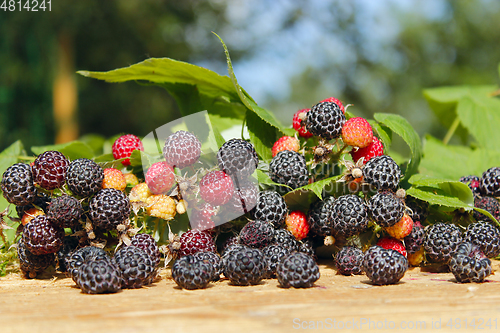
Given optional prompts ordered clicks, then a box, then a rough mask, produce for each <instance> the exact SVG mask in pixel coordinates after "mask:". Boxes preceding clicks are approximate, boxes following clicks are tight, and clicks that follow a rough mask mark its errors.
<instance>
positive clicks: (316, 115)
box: [306, 102, 346, 140]
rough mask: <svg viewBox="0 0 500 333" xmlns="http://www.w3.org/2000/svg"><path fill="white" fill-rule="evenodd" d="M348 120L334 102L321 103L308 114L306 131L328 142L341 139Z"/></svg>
mask: <svg viewBox="0 0 500 333" xmlns="http://www.w3.org/2000/svg"><path fill="white" fill-rule="evenodd" d="M345 122H346V118H345V115H344V112H342V110H341V109H340V107H339V106H338V105H337V104H336V103H333V102H321V103H318V104H316V105H314V106H313V107H312V108H311V110H310V111H309V112H307V119H306V129H307V130H308V131H309V132H310V133H311V134H313V135H315V136H319V137H321V138H323V139H326V140H331V139H335V138H338V137H340V135H341V134H342V126H344V124H345Z"/></svg>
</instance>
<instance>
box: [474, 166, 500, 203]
mask: <svg viewBox="0 0 500 333" xmlns="http://www.w3.org/2000/svg"><path fill="white" fill-rule="evenodd" d="M479 188H480V189H481V192H482V193H483V194H484V195H489V196H493V197H497V196H500V168H499V167H493V168H489V169H488V170H486V171H485V172H484V173H483V176H482V177H481V182H480V184H479Z"/></svg>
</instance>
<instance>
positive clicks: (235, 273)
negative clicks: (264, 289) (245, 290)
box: [222, 245, 266, 286]
mask: <svg viewBox="0 0 500 333" xmlns="http://www.w3.org/2000/svg"><path fill="white" fill-rule="evenodd" d="M222 266H223V271H224V276H226V277H227V278H228V279H229V280H230V281H231V283H232V284H233V285H237V286H248V285H255V284H258V283H259V282H260V281H261V280H262V279H263V278H264V276H265V274H266V261H265V260H264V253H262V251H261V250H259V249H252V248H250V247H248V246H244V245H243V246H241V245H240V246H238V247H237V248H236V247H234V248H233V249H232V250H230V251H226V253H224V255H223V257H222Z"/></svg>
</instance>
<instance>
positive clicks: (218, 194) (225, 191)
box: [200, 170, 234, 206]
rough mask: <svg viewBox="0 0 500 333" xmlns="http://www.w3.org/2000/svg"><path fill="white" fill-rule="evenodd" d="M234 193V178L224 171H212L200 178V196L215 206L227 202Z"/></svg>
mask: <svg viewBox="0 0 500 333" xmlns="http://www.w3.org/2000/svg"><path fill="white" fill-rule="evenodd" d="M233 193H234V188H233V180H232V179H231V177H229V176H228V175H227V174H226V173H225V172H224V171H218V170H215V171H211V172H209V173H207V174H206V175H205V176H203V178H202V179H201V180H200V196H201V198H202V199H203V200H205V202H208V203H209V204H211V205H213V206H220V205H223V204H225V203H227V202H228V201H229V199H231V197H232V196H233Z"/></svg>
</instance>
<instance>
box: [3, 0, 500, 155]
mask: <svg viewBox="0 0 500 333" xmlns="http://www.w3.org/2000/svg"><path fill="white" fill-rule="evenodd" d="M424 2H425V3H426V4H429V3H431V4H434V5H436V4H437V6H438V8H440V11H439V13H437V14H436V15H433V13H432V12H431V13H424V14H422V13H421V12H420V11H419V8H420V7H424V5H422V2H419V1H408V2H405V3H406V4H407V5H406V8H405V7H404V6H403V5H401V4H400V3H398V2H397V1H389V0H387V1H384V2H382V3H383V4H381V5H379V7H383V8H382V10H381V9H380V8H379V9H378V10H379V13H380V12H381V13H382V14H381V15H379V16H377V15H375V21H379V22H392V23H393V24H394V26H395V28H394V29H393V30H390V31H382V32H381V34H383V33H386V34H388V35H389V37H387V38H385V39H384V40H383V44H380V45H378V49H379V51H380V49H382V51H383V52H379V53H376V52H374V51H373V50H372V48H373V47H375V48H377V45H375V46H373V45H371V44H370V43H371V42H372V43H373V41H370V36H373V32H371V34H370V33H368V32H367V31H366V29H364V28H363V25H362V22H363V21H364V20H366V17H370V16H369V15H368V16H367V12H370V11H371V10H373V8H374V7H373V5H371V6H367V4H371V3H370V1H359V2H345V1H340V0H339V1H336V0H335V1H329V2H325V3H326V4H327V5H326V7H325V10H324V11H323V12H322V13H314V11H312V9H311V8H314V3H316V1H311V2H306V1H278V2H272V1H269V0H262V1H256V2H252V1H239V2H234V3H233V2H230V1H229V0H217V1H216V0H212V1H196V0H187V1H175V0H165V1H159V0H143V1H140V0H127V1H119V0H107V1H97V0H88V1H79V2H74V1H69V0H59V1H53V4H52V11H51V12H38V13H31V12H0V36H1V38H0V64H1V66H0V150H3V149H4V148H6V147H8V146H9V145H10V144H12V143H13V142H15V141H16V140H18V139H22V141H23V143H24V144H25V146H26V147H31V146H33V145H45V144H52V143H53V142H54V132H55V128H54V121H53V115H52V85H53V81H54V73H55V69H56V66H57V62H58V58H57V46H58V43H59V41H60V39H61V38H63V37H64V38H68V39H69V40H70V42H71V45H72V48H73V57H74V64H73V67H74V69H75V71H76V70H93V71H106V70H110V69H113V68H119V67H125V66H128V65H131V64H134V63H137V62H139V61H142V60H145V59H146V58H149V57H169V58H172V59H176V60H181V61H188V62H191V63H198V64H200V63H201V64H202V65H204V66H209V67H211V69H213V70H216V71H217V72H219V73H221V74H226V73H227V72H226V66H225V58H224V54H223V50H222V48H221V46H220V43H219V42H218V40H217V39H216V37H215V36H213V35H212V34H211V31H215V32H217V33H219V34H220V35H221V37H222V38H224V40H225V41H226V42H227V44H228V48H229V50H231V55H232V58H233V61H234V63H235V71H236V74H237V75H238V70H239V67H238V66H239V65H238V64H240V63H244V62H248V61H250V60H251V59H256V58H258V57H259V55H260V58H259V59H263V60H262V61H266V57H271V56H270V55H269V54H272V53H273V52H274V53H277V54H278V56H277V57H278V58H279V56H280V55H279V52H278V51H276V50H277V49H279V48H280V47H285V48H284V49H282V50H280V51H282V52H292V51H293V50H296V49H297V46H294V47H295V48H291V47H292V46H290V48H286V45H285V46H283V45H278V46H276V49H272V50H267V52H268V53H267V54H266V53H265V52H266V47H267V46H263V44H265V43H264V41H265V40H267V39H269V38H270V37H271V36H269V35H268V33H269V31H272V32H273V33H275V34H276V36H281V34H283V36H286V35H285V34H288V35H291V36H292V37H293V36H294V35H297V34H298V32H297V29H301V27H302V25H299V23H304V22H311V24H312V23H313V22H315V21H317V22H320V23H321V24H322V23H323V22H326V23H325V24H324V26H323V30H322V33H324V36H322V37H321V38H322V40H324V43H334V45H332V46H331V47H330V48H331V49H332V50H334V51H332V52H333V55H334V56H331V54H325V57H324V58H325V59H323V61H322V62H321V64H315V65H314V66H311V65H310V64H309V65H308V64H307V62H306V61H304V62H303V63H302V62H298V63H296V64H294V66H293V67H294V68H295V69H296V70H295V71H294V73H295V74H293V75H292V76H291V77H290V78H289V80H288V84H289V85H290V93H289V94H288V95H284V96H277V95H273V94H272V93H271V92H270V95H269V96H266V99H265V100H264V101H262V100H258V99H257V102H258V103H259V105H261V106H265V107H266V108H267V109H269V110H272V111H273V113H274V114H275V115H276V116H277V117H278V119H280V120H281V122H282V123H283V124H285V125H289V124H290V118H291V114H292V113H293V112H295V111H296V110H298V109H299V108H304V107H309V106H311V105H312V104H314V103H316V102H317V101H318V100H320V99H323V98H325V97H328V96H332V95H334V96H337V97H339V98H340V99H341V100H343V101H345V102H347V103H352V104H354V105H355V109H356V110H355V111H356V114H358V115H360V116H365V117H372V116H373V114H375V113H376V112H384V113H398V114H401V115H403V116H404V117H405V118H407V119H408V120H409V122H410V123H411V124H412V125H413V126H414V127H415V128H416V130H417V132H418V133H419V134H420V135H421V136H423V134H424V133H431V134H432V135H433V136H435V137H438V138H440V137H443V136H444V134H445V133H446V131H447V127H449V126H451V123H442V122H440V121H439V119H438V118H437V117H436V116H435V115H433V113H432V112H431V111H430V109H429V106H428V105H427V102H426V101H425V99H424V98H423V96H422V89H423V88H430V87H436V86H445V85H455V84H470V85H474V84H492V85H493V84H496V83H497V72H496V66H497V63H498V59H500V48H498V47H497V44H498V43H497V41H498V40H499V39H500V20H498V15H499V13H500V5H499V3H498V1H491V0H458V1H453V0H439V1H424ZM257 4H259V6H260V7H259V6H257ZM271 5H272V6H271ZM276 6H277V7H276ZM280 6H281V7H282V8H283V10H282V11H281V12H282V13H283V14H282V16H284V17H281V18H280V19H276V20H275V22H274V24H275V25H276V27H274V28H273V29H271V30H269V29H268V30H266V29H265V26H266V25H267V24H269V22H268V21H269V18H268V17H266V14H268V13H267V12H266V10H271V7H274V8H275V9H274V10H278V11H279V10H280ZM239 7H241V8H243V9H241V11H243V12H244V11H247V12H245V13H243V14H245V15H243V14H242V13H237V14H234V12H235V10H236V9H235V8H239ZM256 8H257V9H256ZM276 8H278V9H276ZM285 9H286V10H285ZM308 9H310V10H309V11H308ZM311 12H312V13H311ZM238 15H239V16H238ZM242 15H243V16H242ZM240 16H241V17H244V19H243V18H240ZM266 20H267V21H266ZM375 24H377V22H375ZM259 26H264V28H262V29H261V30H258V29H257V28H256V27H259ZM389 27H390V26H389ZM245 31H246V32H247V33H246V34H243V32H245ZM391 34H392V35H391ZM226 36H227V37H226ZM243 37H244V38H243ZM297 37H298V35H297ZM337 43H338V44H337ZM286 44H290V45H291V43H286ZM336 45H339V48H338V49H337V48H336ZM340 45H342V47H340ZM344 47H348V49H347V48H344ZM319 50H320V51H321V50H322V49H321V48H319ZM262 54H264V56H262ZM335 54H338V55H339V56H338V57H336V56H335ZM341 55H342V56H341ZM274 56H275V57H276V54H275V55H274ZM339 59H344V61H341V60H339ZM253 71H254V72H255V73H256V75H257V73H258V72H259V71H264V73H260V74H261V76H263V77H265V74H266V73H265V67H261V66H256V67H255V68H253ZM297 73H298V74H297ZM288 75H290V74H288ZM283 76H284V77H286V76H287V73H283ZM240 78H241V76H240ZM75 80H77V85H78V97H79V100H78V123H79V131H80V134H82V135H84V134H88V133H99V134H102V135H104V136H105V137H110V136H112V135H116V134H118V133H124V132H130V133H135V134H137V135H144V134H146V133H148V132H150V131H151V130H152V129H153V128H155V127H156V126H157V125H158V124H163V123H166V122H168V121H170V120H173V119H175V118H178V117H179V116H180V115H181V113H180V112H179V111H178V108H177V105H176V103H175V100H174V99H173V98H172V97H171V96H170V95H169V94H168V93H166V92H165V90H163V89H161V88H145V87H140V86H138V85H136V84H133V83H127V84H119V85H110V84H108V83H105V82H100V81H96V80H88V79H85V78H82V77H78V76H77V75H76V74H75ZM242 81H244V80H242ZM242 84H243V85H244V86H245V87H246V88H247V89H248V90H250V93H251V94H252V95H253V96H255V94H253V93H252V91H251V87H250V86H249V85H248V84H246V83H245V82H242ZM463 132H464V131H461V129H460V128H459V129H458V131H457V133H463ZM458 138H461V139H462V140H465V141H468V140H470V137H467V136H465V137H464V136H462V135H459V136H455V137H454V139H453V140H455V141H456V140H458ZM452 142H453V141H452ZM394 147H395V148H398V147H405V145H404V143H403V144H399V145H398V142H395V143H394ZM401 149H402V150H403V153H404V154H405V155H409V151H408V150H406V151H405V150H404V149H406V148H401Z"/></svg>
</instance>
